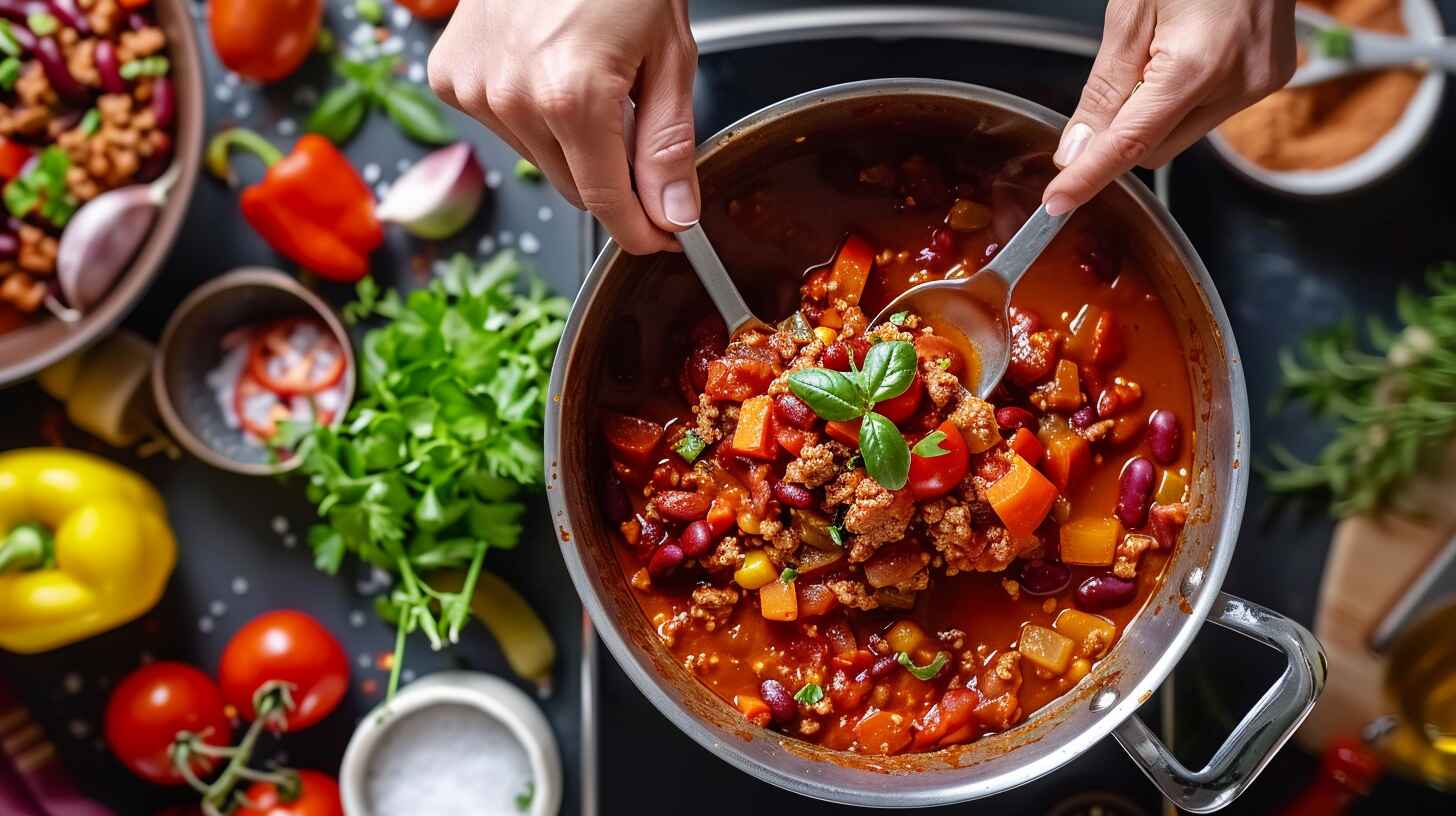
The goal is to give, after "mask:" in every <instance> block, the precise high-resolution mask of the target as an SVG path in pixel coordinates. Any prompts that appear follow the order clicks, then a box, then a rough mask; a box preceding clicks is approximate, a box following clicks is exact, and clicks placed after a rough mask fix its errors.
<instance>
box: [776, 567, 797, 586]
mask: <svg viewBox="0 0 1456 816" xmlns="http://www.w3.org/2000/svg"><path fill="white" fill-rule="evenodd" d="M798 577H799V571H798V570H796V569H794V568H793V567H784V571H783V572H781V573H779V580H780V581H783V582H784V583H786V584H792V583H793V582H794V579H795V578H798Z"/></svg>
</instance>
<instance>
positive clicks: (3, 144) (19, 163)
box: [0, 136, 35, 179]
mask: <svg viewBox="0 0 1456 816" xmlns="http://www.w3.org/2000/svg"><path fill="white" fill-rule="evenodd" d="M34 155H35V151H34V150H31V149H30V148H28V147H26V146H25V145H23V144H21V143H19V142H12V141H10V140H9V139H7V138H5V137H3V136H0V178H7V179H12V178H15V177H16V176H19V175H20V171H21V170H22V169H23V168H24V167H25V164H26V162H28V161H30V159H31V157H32V156H34Z"/></svg>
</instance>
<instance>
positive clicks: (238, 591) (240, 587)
mask: <svg viewBox="0 0 1456 816" xmlns="http://www.w3.org/2000/svg"><path fill="white" fill-rule="evenodd" d="M233 594H234V595H247V594H248V579H247V578H244V577H243V576H241V575H239V576H238V577H236V578H234V579H233Z"/></svg>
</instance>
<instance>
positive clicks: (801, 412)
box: [774, 394, 818, 431]
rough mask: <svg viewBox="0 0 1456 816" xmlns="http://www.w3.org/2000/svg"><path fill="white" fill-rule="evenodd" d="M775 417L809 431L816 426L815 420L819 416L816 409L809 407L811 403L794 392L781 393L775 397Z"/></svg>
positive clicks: (786, 423)
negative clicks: (815, 413) (815, 411)
mask: <svg viewBox="0 0 1456 816" xmlns="http://www.w3.org/2000/svg"><path fill="white" fill-rule="evenodd" d="M774 419H777V420H779V421H781V422H783V423H784V424H785V425H789V426H791V427H794V428H799V429H801V430H805V431H807V430H809V429H810V428H812V427H814V421H815V420H816V419H818V417H816V416H815V415H814V409H813V408H810V407H809V403H807V402H804V401H803V400H801V399H799V398H798V397H796V396H794V395H793V394H779V395H778V396H776V397H774Z"/></svg>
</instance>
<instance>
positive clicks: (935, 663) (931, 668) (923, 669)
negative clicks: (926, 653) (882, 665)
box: [895, 652, 950, 680]
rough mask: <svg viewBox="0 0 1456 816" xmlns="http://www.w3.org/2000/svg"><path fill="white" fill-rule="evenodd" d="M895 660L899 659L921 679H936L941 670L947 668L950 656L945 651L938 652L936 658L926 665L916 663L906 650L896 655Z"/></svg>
mask: <svg viewBox="0 0 1456 816" xmlns="http://www.w3.org/2000/svg"><path fill="white" fill-rule="evenodd" d="M895 660H897V661H899V663H900V665H901V666H904V667H905V670H906V671H908V672H910V673H911V674H913V675H915V677H916V678H918V679H920V680H934V679H935V676H936V675H937V674H940V670H941V669H943V668H945V664H946V663H949V662H950V656H949V655H947V654H946V653H945V652H936V653H935V659H934V660H932V661H930V662H929V663H927V664H925V665H924V666H917V665H915V661H913V660H911V659H910V655H908V654H906V653H905V652H901V653H899V654H898V655H896V656H895Z"/></svg>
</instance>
